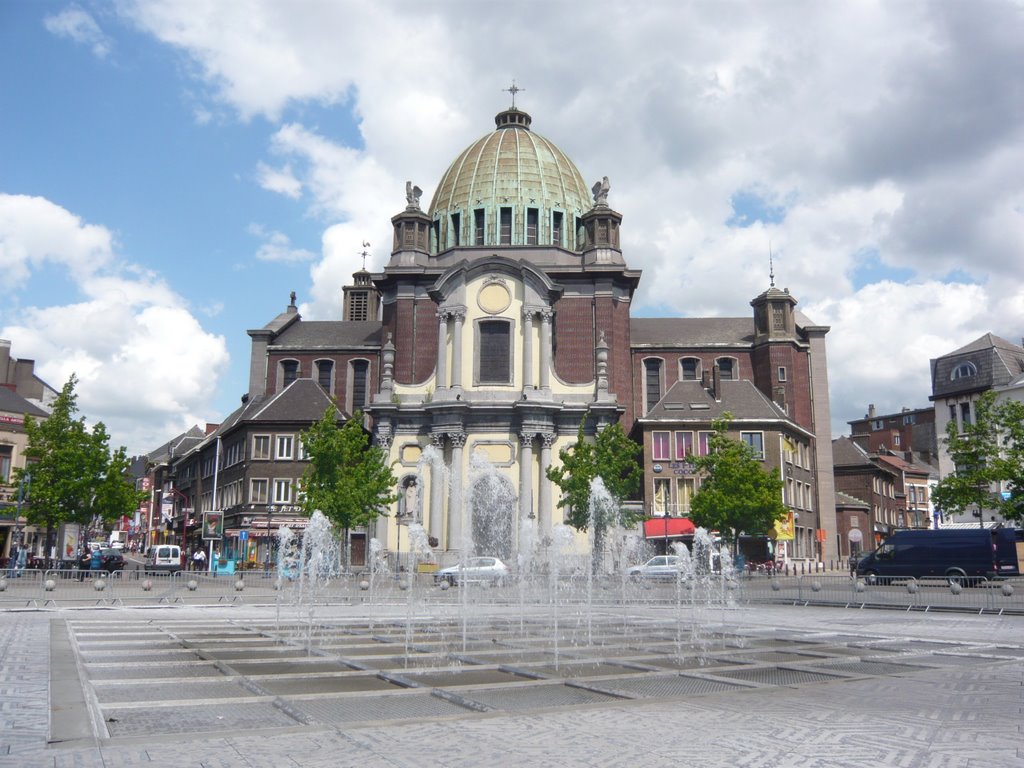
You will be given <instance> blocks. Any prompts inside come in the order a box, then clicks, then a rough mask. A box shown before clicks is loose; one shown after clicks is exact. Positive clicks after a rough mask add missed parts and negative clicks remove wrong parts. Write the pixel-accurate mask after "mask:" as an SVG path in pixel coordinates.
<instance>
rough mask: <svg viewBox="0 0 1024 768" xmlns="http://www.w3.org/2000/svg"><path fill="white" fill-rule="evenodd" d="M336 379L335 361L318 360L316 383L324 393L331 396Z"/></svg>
mask: <svg viewBox="0 0 1024 768" xmlns="http://www.w3.org/2000/svg"><path fill="white" fill-rule="evenodd" d="M333 378H334V361H333V360H317V361H316V381H317V384H319V385H320V386H321V387H322V388H323V390H324V392H326V393H327V394H331V390H332V389H333V381H332V379H333Z"/></svg>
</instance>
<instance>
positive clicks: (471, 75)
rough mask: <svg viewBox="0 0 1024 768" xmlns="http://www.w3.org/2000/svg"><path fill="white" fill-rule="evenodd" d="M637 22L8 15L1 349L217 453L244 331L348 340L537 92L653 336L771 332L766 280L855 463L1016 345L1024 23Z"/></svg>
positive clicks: (739, 17) (444, 11) (157, 0)
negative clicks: (678, 327)
mask: <svg viewBox="0 0 1024 768" xmlns="http://www.w3.org/2000/svg"><path fill="white" fill-rule="evenodd" d="M538 7H543V9H544V13H545V18H546V19H547V21H546V23H545V25H543V27H542V28H538V27H537V26H536V25H535V23H534V17H535V12H536V10H537V8H538ZM640 7H641V6H636V7H630V6H624V5H622V4H619V3H612V2H605V0H597V1H596V2H593V3H588V4H587V6H586V11H585V12H583V13H581V12H580V9H579V8H578V7H576V6H573V5H572V4H564V5H563V4H543V6H540V5H539V4H538V5H535V4H533V3H530V2H528V3H526V4H524V5H523V6H522V7H517V8H516V9H512V8H511V7H508V6H504V7H502V8H501V9H500V10H498V9H495V8H492V6H491V5H490V4H486V3H480V4H475V3H461V2H451V3H440V4H431V5H429V6H425V5H423V4H414V3H408V2H381V3H373V4H368V3H358V2H332V1H330V0H319V1H317V2H301V3H287V4H286V3H281V2H271V1H270V0H250V1H249V2H247V3H240V2H239V3H233V2H232V3H221V2H198V1H196V2H172V1H171V0H153V1H151V2H146V3H137V2H134V1H133V0H118V1H116V2H78V3H67V2H48V1H46V0H41V1H39V2H27V0H22V1H18V0H14V1H11V0H7V2H0V67H2V68H3V73H4V74H3V77H2V78H0V112H2V114H3V115H4V118H3V119H0V266H3V268H4V272H5V275H6V279H5V281H4V286H3V288H2V290H3V296H2V303H0V338H6V339H10V340H11V341H12V354H13V355H14V356H16V357H21V358H32V359H35V360H36V362H37V370H38V371H39V372H40V374H41V375H42V376H43V377H44V378H45V379H47V380H48V381H49V382H50V383H51V384H52V385H54V386H56V387H59V386H60V385H61V384H62V383H63V382H64V381H65V380H66V379H67V378H68V376H69V375H70V374H71V373H72V372H73V373H75V374H76V375H77V376H78V377H79V379H80V381H81V383H80V385H79V393H80V401H79V404H80V406H81V408H82V411H83V413H84V414H85V415H86V416H88V417H89V418H91V419H102V420H103V421H104V422H105V423H106V424H107V425H108V427H109V428H110V430H111V432H112V434H113V437H114V441H115V442H116V443H118V444H125V445H127V446H128V447H129V450H131V451H133V452H145V451H148V450H151V449H152V448H154V447H156V446H157V445H159V444H160V443H162V442H163V441H164V440H166V439H167V438H169V437H170V436H172V435H173V434H175V433H176V432H180V431H182V430H184V429H186V428H187V427H188V426H190V425H191V424H194V423H203V422H216V421H218V420H219V419H220V418H222V417H223V416H225V415H226V414H227V413H229V412H230V411H231V410H232V409H233V408H234V407H235V406H236V405H237V403H238V402H239V397H240V396H241V394H242V393H243V392H244V390H245V388H246V385H247V375H248V359H249V338H248V336H247V335H246V333H245V331H246V330H247V329H249V328H254V327H259V326H262V325H263V324H264V323H266V322H267V321H269V320H270V319H271V318H273V317H274V316H275V315H276V314H277V313H278V312H280V311H281V310H282V309H283V308H284V307H285V305H286V304H287V302H288V294H289V292H290V291H292V290H295V291H296V292H297V293H298V296H299V303H300V310H301V311H302V313H303V316H305V317H308V318H311V319H326V318H334V317H338V316H339V313H340V303H341V290H340V289H341V286H342V285H343V284H344V283H345V282H346V281H347V280H348V278H349V276H350V275H351V273H352V271H354V270H355V269H357V268H358V267H359V266H360V262H361V259H360V256H359V253H360V251H362V250H363V249H362V242H363V241H369V242H370V243H371V248H370V249H369V251H370V256H369V259H368V266H369V267H370V268H371V269H375V268H379V267H381V266H382V265H383V264H384V263H385V261H386V259H387V256H388V250H389V247H390V232H389V219H390V216H392V215H393V214H394V213H397V212H398V211H399V210H401V208H402V207H404V188H405V181H406V180H412V181H414V182H415V183H417V184H418V185H419V186H420V187H422V188H423V189H424V192H425V194H424V199H425V201H428V200H429V199H430V196H431V195H432V193H433V189H434V185H435V184H436V183H437V180H438V179H439V178H440V176H441V174H442V173H443V172H444V170H445V168H446V167H447V164H448V163H449V162H450V161H451V159H452V158H454V157H455V155H456V154H457V153H458V151H459V150H461V149H462V148H463V147H465V146H466V145H468V144H469V143H471V142H472V141H474V140H475V139H476V138H478V137H479V136H481V135H483V134H484V133H485V132H487V131H489V130H490V129H491V128H492V126H493V123H492V117H493V115H494V113H495V112H497V111H498V110H499V109H501V108H503V107H504V106H506V104H507V99H508V96H507V94H503V93H502V92H501V89H502V88H505V87H507V86H508V84H509V83H510V82H511V81H512V78H515V79H516V82H517V84H519V85H520V86H522V87H523V88H525V90H524V91H523V92H522V93H521V94H520V95H519V97H518V99H517V104H518V105H519V106H520V107H521V108H523V109H525V110H527V111H528V112H530V113H531V114H532V115H533V118H534V124H533V127H534V129H535V130H536V131H537V132H538V133H541V134H542V135H544V136H546V137H547V138H549V139H551V140H553V141H554V142H555V143H556V144H558V145H559V146H560V147H561V148H562V149H563V150H565V151H566V152H567V153H568V154H569V156H570V157H572V158H573V159H574V160H575V162H576V163H577V165H578V166H579V167H580V169H581V171H582V173H583V175H584V178H585V179H588V180H596V179H598V178H600V177H601V176H604V175H607V176H609V178H610V179H611V184H612V191H611V197H610V202H611V203H612V205H613V206H614V207H616V209H617V210H619V211H621V212H622V213H623V215H624V217H625V218H624V224H623V245H624V252H625V256H626V259H627V262H628V263H629V264H630V265H631V266H634V267H638V268H641V269H643V270H644V278H643V280H642V282H641V288H640V291H639V293H638V294H637V296H636V299H635V303H636V306H635V308H634V314H636V315H657V314H673V315H675V314H679V315H691V316H700V315H724V316H737V315H746V314H748V313H749V311H750V310H749V304H748V302H749V300H750V298H752V297H753V296H755V295H757V294H758V293H760V292H761V291H762V290H764V288H766V287H767V281H768V252H769V248H770V249H771V251H772V254H773V260H774V268H775V275H776V283H777V284H778V285H780V286H785V287H788V288H790V290H791V291H792V292H793V294H794V295H795V296H796V297H797V298H798V299H799V300H800V305H799V308H800V309H801V310H802V311H803V312H804V313H805V314H807V315H808V316H809V317H811V318H812V319H813V320H814V321H815V322H816V323H820V324H825V325H830V326H831V327H832V331H831V332H830V334H829V337H828V339H829V368H830V376H831V388H832V410H833V431H834V432H835V433H836V434H840V433H842V432H844V431H845V422H846V421H847V420H849V419H853V418H858V417H860V416H862V415H863V413H864V412H865V411H866V408H867V404H868V403H875V404H876V406H878V407H879V408H880V409H882V410H886V409H892V410H898V409H899V408H900V407H901V406H904V405H905V406H908V407H921V406H923V405H925V404H926V403H927V396H928V391H929V382H928V360H929V358H931V357H935V356H937V355H939V354H943V353H945V352H947V351H950V350H952V349H955V348H957V347H959V346H961V345H962V344H964V343H967V342H968V341H970V340H972V339H974V338H976V337H978V336H980V335H981V334H983V333H985V332H988V331H992V332H995V333H997V334H999V335H1003V336H1005V337H1006V338H1009V339H1011V340H1014V341H1020V336H1021V334H1022V333H1024V285H1022V279H1024V278H1022V276H1021V270H1020V269H1019V263H1020V258H1021V250H1022V248H1021V246H1022V244H1024V187H1022V182H1021V174H1020V172H1019V170H1020V168H1021V167H1024V141H1022V139H1024V86H1022V84H1021V79H1020V77H1019V75H1017V74H1016V73H1019V72H1021V71H1024V53H1022V49H1021V46H1020V44H1019V43H1020V40H1021V39H1024V21H1022V15H1024V11H1022V7H1021V5H1020V4H1019V3H1016V2H1012V1H1010V0H1007V1H1006V2H999V1H997V0H988V1H987V2H984V3H977V4H970V5H969V6H968V5H967V4H955V3H951V4H935V3H927V2H911V1H909V0H908V1H907V2H891V3H885V2H883V3H866V2H865V3H859V2H855V3H843V4H838V3H836V4H822V3H814V2H787V3H759V2H750V3H744V2H735V3H729V4H710V3H667V2H666V3H645V4H643V6H642V9H643V10H642V12H638V11H637V9H638V8H640ZM398 29H401V30H403V32H402V34H400V35H399V34H396V33H395V30H398ZM880 338H884V339H886V340H887V342H888V343H887V344H886V345H885V346H884V347H880V346H879V344H878V341H879V339H880Z"/></svg>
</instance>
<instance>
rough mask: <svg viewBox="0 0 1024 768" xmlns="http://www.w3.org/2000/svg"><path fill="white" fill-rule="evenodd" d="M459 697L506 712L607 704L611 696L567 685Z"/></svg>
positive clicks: (464, 693) (482, 691) (496, 690)
mask: <svg viewBox="0 0 1024 768" xmlns="http://www.w3.org/2000/svg"><path fill="white" fill-rule="evenodd" d="M461 695H462V696H463V697H465V698H466V699H469V700H471V701H476V702H479V703H481V704H484V705H486V706H487V707H490V708H491V709H500V710H505V711H513V710H521V709H535V708H538V707H572V706H578V705H580V704H593V703H595V702H608V701H612V700H614V697H613V696H605V695H604V694H600V693H596V692H594V691H588V690H585V689H582V688H576V687H572V686H568V685H542V684H537V685H527V686H522V687H516V688H490V689H486V688H485V689H480V690H473V691H462V692H461Z"/></svg>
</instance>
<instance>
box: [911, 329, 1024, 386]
mask: <svg viewBox="0 0 1024 768" xmlns="http://www.w3.org/2000/svg"><path fill="white" fill-rule="evenodd" d="M968 362H969V363H972V364H973V365H974V367H975V368H976V369H977V374H975V375H974V376H963V377H960V378H958V379H953V378H952V375H953V371H954V370H955V369H956V368H957V366H959V365H961V364H963V363H968ZM931 368H932V394H931V399H932V400H936V399H938V398H940V397H944V396H948V395H953V394H966V393H969V392H982V391H985V390H988V389H992V388H993V387H999V386H1004V385H1006V384H1009V383H1010V382H1011V381H1013V380H1014V379H1015V378H1017V377H1018V376H1020V375H1021V373H1024V347H1020V346H1018V345H1017V344H1014V343H1013V342H1010V341H1007V340H1006V339H1003V338H1000V337H999V336H996V335H995V334H992V333H986V334H985V335H984V336H981V337H979V338H977V339H975V340H974V341H972V342H971V343H969V344H965V345H964V346H962V347H960V348H959V349H957V350H955V351H953V352H950V353H949V354H948V355H943V356H942V357H937V358H935V359H934V360H932V361H931Z"/></svg>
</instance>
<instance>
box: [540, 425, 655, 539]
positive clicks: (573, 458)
mask: <svg viewBox="0 0 1024 768" xmlns="http://www.w3.org/2000/svg"><path fill="white" fill-rule="evenodd" d="M583 427H584V422H582V421H581V422H580V428H579V432H577V435H576V442H575V443H573V444H572V445H571V446H569V447H568V448H563V449H562V450H560V451H559V452H558V457H559V459H560V461H561V463H560V464H559V465H558V466H555V465H552V466H550V467H548V471H547V477H548V480H550V481H551V482H553V483H554V484H555V485H557V486H558V487H559V489H560V490H561V491H562V498H561V499H560V500H559V501H558V506H559V507H562V508H564V509H565V510H566V512H565V522H566V523H568V524H569V525H571V526H572V527H573V528H575V529H576V530H579V531H585V530H587V528H588V526H589V525H590V522H591V521H590V494H591V484H592V483H593V481H594V479H595V478H597V477H600V478H601V480H602V481H603V482H604V486H605V488H607V489H608V492H609V493H610V494H611V496H612V499H613V500H614V507H615V508H616V509H617V510H618V514H619V517H620V519H619V521H603V522H607V523H612V522H622V523H623V524H626V525H629V524H632V523H634V522H636V520H635V519H634V516H633V515H629V514H627V513H626V512H625V511H624V510H623V509H622V502H623V501H624V500H626V499H628V498H630V497H633V496H635V495H636V494H637V492H638V491H639V489H640V481H641V479H642V478H643V470H642V469H641V467H640V462H639V460H638V457H639V455H640V447H639V446H638V445H637V444H636V443H635V442H634V441H633V440H630V439H629V437H628V436H627V435H626V433H625V432H624V431H623V430H622V426H621V425H619V424H612V425H611V426H608V427H605V428H604V429H602V430H601V431H600V432H598V433H597V437H596V438H595V440H594V441H593V442H590V441H588V440H587V439H586V437H585V436H584V433H583Z"/></svg>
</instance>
